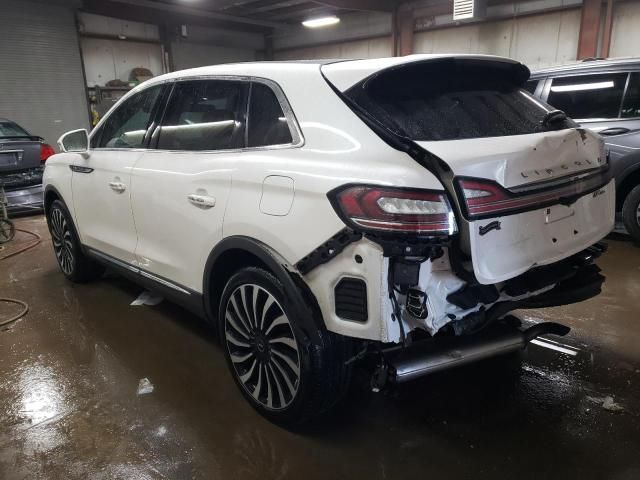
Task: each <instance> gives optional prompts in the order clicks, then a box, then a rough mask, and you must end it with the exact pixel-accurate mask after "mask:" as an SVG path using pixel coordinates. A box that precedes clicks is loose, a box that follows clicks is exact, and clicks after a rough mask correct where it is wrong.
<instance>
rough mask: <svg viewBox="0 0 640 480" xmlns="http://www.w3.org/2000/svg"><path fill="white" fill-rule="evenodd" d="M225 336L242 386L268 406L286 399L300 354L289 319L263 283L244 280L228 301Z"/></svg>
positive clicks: (283, 403)
mask: <svg viewBox="0 0 640 480" xmlns="http://www.w3.org/2000/svg"><path fill="white" fill-rule="evenodd" d="M225 341H226V344H227V348H228V350H229V356H230V358H231V362H232V363H233V368H234V370H235V372H236V374H237V376H238V379H239V380H240V383H242V386H243V387H244V388H245V390H246V391H247V393H249V394H250V395H251V396H252V397H253V398H255V400H256V401H257V402H259V403H260V404H261V405H263V406H264V407H266V408H268V409H273V410H279V409H282V408H285V407H286V406H287V405H289V404H290V403H291V402H292V401H293V399H294V398H295V396H296V393H297V391H298V386H299V384H300V354H299V352H298V344H297V342H296V338H295V335H294V333H293V329H292V328H291V323H289V319H288V318H287V315H286V314H285V313H284V310H283V309H282V307H281V306H280V304H279V303H278V301H277V300H276V299H275V298H274V296H273V295H271V294H270V293H269V292H268V291H267V290H265V289H264V288H262V287H260V286H258V285H253V284H245V285H241V286H239V287H237V288H236V289H235V290H234V291H233V293H232V294H231V296H230V298H229V300H228V301H227V307H226V313H225Z"/></svg>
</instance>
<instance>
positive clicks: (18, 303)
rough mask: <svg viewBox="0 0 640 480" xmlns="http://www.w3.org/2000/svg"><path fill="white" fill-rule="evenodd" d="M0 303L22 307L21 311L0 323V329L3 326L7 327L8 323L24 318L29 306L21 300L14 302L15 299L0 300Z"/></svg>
mask: <svg viewBox="0 0 640 480" xmlns="http://www.w3.org/2000/svg"><path fill="white" fill-rule="evenodd" d="M0 302H6V303H15V304H16V305H20V306H21V307H22V310H21V311H20V312H19V313H17V314H16V315H14V316H13V317H9V318H8V319H7V320H2V321H0V327H4V326H5V325H9V324H10V323H13V322H15V321H16V320H18V319H19V318H22V317H24V316H25V315H26V314H27V312H28V311H29V305H28V304H27V303H25V302H23V301H22V300H16V299H15V298H0Z"/></svg>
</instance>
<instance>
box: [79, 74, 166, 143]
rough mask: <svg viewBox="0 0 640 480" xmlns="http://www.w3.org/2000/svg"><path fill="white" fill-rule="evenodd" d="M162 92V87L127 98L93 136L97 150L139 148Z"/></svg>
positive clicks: (158, 86) (152, 88) (149, 89)
mask: <svg viewBox="0 0 640 480" xmlns="http://www.w3.org/2000/svg"><path fill="white" fill-rule="evenodd" d="M161 90H162V85H157V86H155V87H151V88H148V89H146V90H143V91H142V92H140V93H137V94H135V95H134V96H132V97H130V98H128V99H127V100H125V101H124V103H123V104H122V105H120V106H118V108H117V109H116V110H115V111H114V112H112V113H111V114H110V115H109V117H108V118H107V119H106V120H105V123H104V125H103V126H102V127H101V129H102V131H98V132H96V133H95V134H94V136H93V139H95V144H94V142H93V141H92V142H91V143H92V144H94V145H92V146H93V147H98V148H141V147H142V146H143V141H144V135H145V133H146V132H147V128H149V124H150V123H151V120H152V118H151V114H152V112H153V107H154V105H155V103H156V100H157V99H158V95H159V94H160V91H161Z"/></svg>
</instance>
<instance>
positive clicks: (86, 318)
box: [0, 0, 640, 480]
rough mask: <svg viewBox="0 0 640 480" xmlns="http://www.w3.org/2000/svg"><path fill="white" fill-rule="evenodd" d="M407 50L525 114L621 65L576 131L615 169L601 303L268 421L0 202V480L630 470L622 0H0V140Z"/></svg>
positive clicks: (636, 466)
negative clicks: (520, 92)
mask: <svg viewBox="0 0 640 480" xmlns="http://www.w3.org/2000/svg"><path fill="white" fill-rule="evenodd" d="M316 20H319V21H320V22H319V25H313V23H312V24H311V25H312V26H311V28H310V27H309V25H305V24H304V23H308V22H309V21H312V22H313V21H316ZM323 22H324V23H323ZM416 54H472V55H495V56H499V57H508V58H511V59H514V60H516V61H517V62H521V63H522V64H524V65H526V66H527V67H528V69H529V70H530V71H531V72H532V74H533V76H532V77H531V80H530V82H535V83H532V84H531V87H530V88H528V87H527V89H528V90H529V91H530V92H531V93H532V94H534V93H535V94H536V95H537V96H541V95H545V96H544V97H540V98H544V99H547V103H552V102H551V101H550V99H551V97H548V95H549V92H554V91H557V92H562V90H561V88H562V87H559V86H556V87H554V86H553V85H552V83H551V82H552V80H551V77H552V76H553V75H554V72H555V71H556V70H554V69H556V68H560V69H562V68H565V67H567V68H575V69H580V68H583V67H582V66H585V65H586V66H587V67H589V68H591V66H594V68H595V67H598V65H603V67H602V68H601V70H600V72H601V73H602V72H604V74H610V73H611V72H614V73H615V72H618V73H616V75H623V73H624V78H623V80H621V82H622V85H623V86H622V87H621V92H623V93H620V97H616V100H615V101H616V102H617V103H616V112H615V114H613V115H612V116H610V117H606V118H604V120H603V118H592V119H591V120H592V123H591V124H590V123H589V121H586V122H584V123H582V126H583V127H585V128H593V131H594V132H601V133H602V137H603V138H604V139H605V147H606V148H607V149H611V153H610V154H609V153H608V154H607V158H609V155H611V158H612V159H615V158H623V157H624V158H626V159H627V160H625V161H626V162H627V163H625V165H628V167H625V168H627V170H628V172H631V173H628V172H627V171H625V172H627V173H626V174H625V175H626V176H625V178H624V180H622V179H621V180H620V181H619V182H618V181H617V178H616V189H617V192H618V194H619V196H618V199H617V200H616V202H617V205H616V207H617V208H616V221H615V228H614V229H613V231H612V232H611V233H610V234H609V235H608V236H607V237H606V238H605V239H604V240H603V241H604V243H606V244H607V246H608V251H607V252H606V253H605V254H603V255H602V257H601V258H600V259H598V266H599V267H600V268H601V269H602V275H604V277H606V281H605V283H604V285H603V287H602V293H601V294H600V295H599V296H597V297H595V298H590V299H588V300H586V301H584V302H581V303H574V304H571V305H560V306H556V307H551V308H535V309H529V310H523V311H522V312H519V313H518V315H519V316H520V318H522V319H524V321H525V323H531V324H535V323H539V322H545V321H548V322H559V323H562V324H564V325H567V326H568V327H570V328H571V332H570V333H569V334H568V335H567V336H564V337H562V338H560V339H558V338H556V337H548V340H540V341H537V340H536V341H534V342H533V344H531V345H529V347H528V348H527V349H526V350H524V351H522V352H520V353H519V355H518V356H517V358H511V357H509V358H508V359H506V360H505V359H503V358H501V357H496V358H491V359H488V360H483V361H481V362H477V363H474V364H471V365H467V366H464V367H460V368H456V369H452V370H449V371H443V372H439V373H434V374H432V375H429V376H425V377H424V378H421V379H419V380H416V381H413V382H410V383H406V384H399V385H393V386H390V387H389V388H383V389H381V388H378V387H377V386H376V385H374V384H373V383H372V380H371V376H370V375H369V374H368V373H367V372H364V371H363V372H360V371H356V372H355V373H354V374H353V381H352V382H351V385H350V386H349V389H348V392H347V393H346V396H345V398H344V400H343V401H341V403H340V404H339V405H338V407H337V408H336V409H335V410H334V411H332V412H331V413H330V414H329V415H327V416H325V417H323V418H322V420H321V421H319V422H314V423H312V424H310V425H308V426H305V428H300V429H287V428H282V427H281V426H278V425H275V424H273V423H271V422H270V421H269V420H268V419H265V418H263V417H261V416H260V415H258V414H257V413H256V412H255V411H254V410H253V409H252V408H251V406H250V405H249V404H247V403H246V402H245V401H244V400H243V398H242V395H241V393H240V392H239V391H238V389H237V387H236V386H235V385H234V382H233V379H232V375H231V373H229V371H228V369H227V365H226V362H225V357H224V353H223V347H221V345H220V340H219V338H218V337H219V335H218V332H217V331H216V328H214V327H211V325H209V324H207V323H206V322H203V321H202V320H201V319H199V318H197V316H196V315H194V314H193V313H192V312H189V311H188V310H186V309H183V308H182V307H181V306H178V305H176V304H174V303H172V302H170V301H169V300H166V299H163V298H162V297H160V296H157V295H155V292H149V291H147V290H146V289H145V288H143V287H141V286H138V285H136V284H135V283H133V282H130V281H129V280H128V279H125V278H123V277H120V276H118V275H116V274H115V273H113V272H111V271H109V270H107V272H106V273H105V274H104V276H102V277H101V278H100V279H99V280H97V281H94V282H92V283H87V284H74V283H71V282H69V280H67V279H65V277H64V276H63V275H62V273H61V272H60V270H59V268H58V264H57V263H56V256H55V255H54V251H53V249H52V247H51V234H50V231H49V229H48V226H47V219H46V215H45V213H44V212H43V210H42V197H39V200H38V202H39V203H38V204H37V205H36V206H35V207H34V206H29V207H28V208H27V207H25V208H24V209H20V210H16V211H15V213H14V212H13V211H12V210H11V209H10V208H9V211H8V212H9V213H7V210H6V209H4V213H3V210H2V209H1V208H0V219H3V218H11V220H12V221H13V225H14V227H13V228H14V230H13V231H12V237H11V239H10V240H8V241H6V242H4V243H0V356H1V358H2V362H0V478H2V479H6V480H13V479H59V478H68V479H76V478H78V479H85V478H91V479H196V478H207V479H208V478H234V479H235V478H238V479H253V478H256V479H257V478H261V479H284V478H300V477H303V476H304V477H306V478H309V479H316V478H317V479H324V478H329V477H333V478H340V479H342V478H345V479H346V478H371V479H385V478H404V479H413V478H428V477H434V476H435V477H439V478H449V479H458V478H459V479H463V478H474V479H484V478H487V479H489V478H491V479H496V478H509V479H515V478H518V479H519V478H522V479H528V478H532V479H533V478H584V479H591V478H593V479H616V480H626V479H629V480H631V479H637V478H640V458H639V457H638V451H640V324H639V323H638V320H639V319H640V306H639V305H638V302H637V299H638V296H639V295H640V280H639V279H640V249H639V247H640V241H638V239H637V238H636V237H634V234H633V228H630V227H629V224H628V223H625V219H623V215H626V214H625V213H624V211H625V208H627V207H626V206H625V198H626V197H625V198H622V197H621V196H622V195H623V193H624V195H630V194H631V192H632V191H634V188H636V186H637V185H640V153H639V152H638V150H639V149H640V137H638V136H636V137H631V135H632V134H633V133H636V134H637V133H638V132H640V0H484V1H483V0H416V1H403V0H0V65H1V67H0V69H1V75H0V126H1V125H2V121H3V119H8V120H9V121H11V122H14V123H15V124H17V125H19V126H20V127H22V128H23V129H24V130H25V131H26V132H29V134H30V135H33V136H35V137H37V138H38V139H39V140H38V142H40V143H41V144H42V145H46V146H47V148H50V149H51V151H50V153H48V155H51V154H54V153H61V152H62V149H61V146H62V144H61V143H59V139H60V138H61V136H62V135H63V134H65V133H66V132H70V131H74V130H78V129H86V130H87V131H88V132H91V131H92V129H93V128H94V127H96V125H98V124H99V122H100V121H101V119H103V118H104V117H105V116H107V115H108V113H109V112H110V111H111V109H112V107H113V106H114V105H116V104H117V103H118V101H120V100H121V99H122V98H123V97H124V96H126V95H127V94H128V93H129V92H130V91H132V90H133V89H135V88H137V87H138V86H139V85H143V84H144V82H145V81H150V80H151V79H153V78H155V77H158V76H160V75H164V74H170V73H172V72H177V71H182V70H187V69H193V68H197V67H204V66H210V65H222V64H236V63H243V62H275V63H277V64H278V65H281V68H282V69H285V68H286V67H285V66H286V65H287V64H288V63H289V62H292V61H319V62H323V61H325V60H333V59H335V60H337V59H378V58H385V57H405V56H409V55H416ZM608 59H612V60H613V62H611V63H607V62H608ZM621 65H622V66H623V67H624V68H623V67H622V66H621ZM587 67H585V68H587ZM576 71H578V70H576ZM549 72H551V73H549ZM580 72H582V70H580ZM620 72H623V73H620ZM580 75H586V74H585V73H584V72H582V73H580ZM612 78H613V77H612ZM616 78H617V77H616ZM620 78H622V77H620ZM612 81H613V80H612ZM617 81H618V80H616V82H617ZM625 82H626V83H625ZM634 82H636V83H635V84H634ZM527 85H529V84H527ZM611 85H612V86H613V83H612V84H611ZM616 85H617V84H616ZM523 88H524V87H523ZM554 88H555V89H558V90H554ZM565 88H566V87H565ZM616 88H617V86H616ZM634 88H635V90H634ZM634 92H635V93H634ZM285 93H286V92H285ZM309 94H310V95H312V93H311V92H309ZM633 95H635V99H634V98H633ZM594 96H596V94H594ZM560 101H561V100H558V102H560ZM573 101H574V103H575V101H576V100H575V98H574V99H573ZM581 101H582V100H581ZM632 101H636V102H637V104H634V105H631V103H629V102H632ZM552 105H553V107H558V108H560V107H561V105H559V104H558V105H556V104H555V103H552ZM629 105H631V106H629ZM636 105H637V106H636ZM320 106H321V100H318V108H320ZM561 109H562V110H566V108H565V107H564V106H563V107H562V108H561ZM634 109H635V110H634ZM294 110H295V108H294ZM632 110H634V111H635V112H637V114H635V113H629V114H627V113H625V112H627V111H632ZM285 113H286V111H285ZM567 114H568V115H569V116H571V112H570V111H568V110H567ZM283 116H284V115H283ZM594 117H597V116H594ZM623 117H626V120H627V123H625V124H624V125H621V126H620V125H618V124H617V123H616V124H615V125H614V124H613V123H608V122H609V121H613V120H622V119H624V118H623ZM585 119H586V117H585ZM302 120H304V119H301V121H302ZM574 120H576V119H575V118H574ZM577 121H578V122H580V119H577ZM598 122H600V123H598ZM302 125H303V127H304V123H302ZM618 128H622V130H620V131H615V132H614V131H613V130H615V129H618ZM607 129H609V131H608V132H607ZM303 130H304V128H303ZM0 134H2V128H0ZM623 137H624V138H623ZM1 141H2V137H1V135H0V142H1ZM2 147H3V145H2V144H1V143H0V193H2V192H3V189H2V187H3V183H2V182H3V180H2V179H3V176H2V167H3V164H2V160H1V158H2V156H1V154H2V151H3V150H2ZM42 148H44V147H42ZM534 150H535V148H534ZM42 151H43V150H40V152H41V155H42ZM631 157H633V159H634V160H633V162H635V163H633V165H632V163H631V160H630V159H631ZM42 158H43V157H41V159H42ZM636 158H637V160H635V159H636ZM45 160H46V159H45ZM42 162H43V163H42V168H44V169H45V171H46V166H45V165H46V164H45V163H44V160H43V161H42ZM619 162H622V160H619ZM635 165H637V166H638V169H637V171H636V170H635V168H636V167H635ZM536 168H537V167H536V166H535V165H534V166H532V167H531V170H529V171H527V173H526V174H525V172H522V176H523V177H526V176H528V175H529V174H531V172H532V171H533V172H535V173H536V174H538V172H537V171H536V170H535V169H536ZM72 170H73V169H72ZM620 171H622V170H620ZM325 174H326V176H333V175H334V174H335V175H337V173H336V172H332V171H329V172H326V173H325ZM45 175H46V173H45ZM620 175H622V173H620ZM283 178H286V177H283ZM7 181H8V180H7ZM40 183H42V182H40ZM4 188H5V189H6V197H4V194H3V195H0V203H2V201H4V200H6V199H9V200H8V202H9V207H10V206H11V205H10V201H11V198H12V197H11V195H10V194H11V193H12V192H13V191H15V192H17V191H18V190H17V189H15V188H14V189H12V187H11V185H10V184H9V183H7V184H6V185H4ZM638 192H640V190H638ZM590 193H591V192H590ZM598 193H599V191H596V192H595V193H594V194H593V196H594V197H595V196H596V194H598ZM3 198H4V200H3ZM296 198H297V197H296ZM638 198H639V201H640V197H638ZM296 201H297V200H296ZM0 207H2V205H0ZM227 208H228V207H227ZM634 208H635V211H636V212H637V215H636V218H635V221H636V223H637V225H638V226H637V228H638V229H639V231H640V206H637V207H634ZM173 214H175V212H172V211H168V212H167V217H166V218H164V219H162V220H159V221H162V223H163V225H164V226H163V228H165V229H168V230H171V229H173V228H176V227H175V224H174V223H173V220H172V217H171V216H172V215H173ZM123 215H124V214H123ZM319 218H320V217H319ZM594 221H595V220H594ZM176 224H177V225H180V223H179V222H177V223H176ZM178 228H179V227H178ZM496 228H497V229H498V230H499V229H500V224H498V226H497V227H496ZM634 228H635V227H634ZM273 233H274V235H276V236H277V232H273ZM575 233H576V234H577V232H575ZM0 237H1V236H0ZM0 240H1V238H0ZM324 240H326V239H323V241H324ZM553 241H554V242H555V241H556V240H555V238H554V240H553ZM176 248H179V246H176ZM361 260H362V259H361V258H360V261H361ZM6 299H9V301H5V300H6ZM16 300H17V301H18V303H16ZM254 302H255V300H254ZM254 306H255V305H254ZM23 307H24V309H23ZM536 342H537V343H536Z"/></svg>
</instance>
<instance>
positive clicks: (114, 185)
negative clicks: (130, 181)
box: [109, 182, 127, 193]
mask: <svg viewBox="0 0 640 480" xmlns="http://www.w3.org/2000/svg"><path fill="white" fill-rule="evenodd" d="M109 186H110V187H111V190H113V191H114V192H116V193H122V192H124V191H125V190H126V189H127V186H126V185H125V184H124V183H122V182H109Z"/></svg>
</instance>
